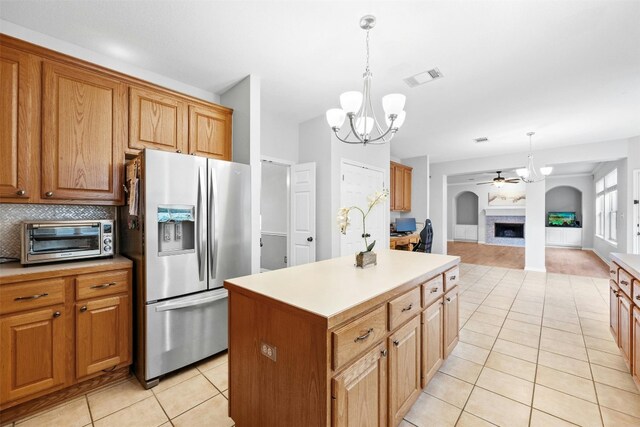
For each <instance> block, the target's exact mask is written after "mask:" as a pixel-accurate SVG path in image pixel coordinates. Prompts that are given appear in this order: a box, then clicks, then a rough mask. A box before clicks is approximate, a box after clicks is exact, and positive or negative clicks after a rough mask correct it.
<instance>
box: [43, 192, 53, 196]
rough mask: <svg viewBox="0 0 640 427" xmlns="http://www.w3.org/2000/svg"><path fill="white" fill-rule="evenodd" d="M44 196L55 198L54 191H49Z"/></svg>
mask: <svg viewBox="0 0 640 427" xmlns="http://www.w3.org/2000/svg"><path fill="white" fill-rule="evenodd" d="M44 195H45V196H47V197H51V196H53V191H47V192H46V193H44Z"/></svg>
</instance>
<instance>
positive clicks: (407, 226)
mask: <svg viewBox="0 0 640 427" xmlns="http://www.w3.org/2000/svg"><path fill="white" fill-rule="evenodd" d="M396 231H397V232H398V233H407V232H414V231H416V219H415V218H396Z"/></svg>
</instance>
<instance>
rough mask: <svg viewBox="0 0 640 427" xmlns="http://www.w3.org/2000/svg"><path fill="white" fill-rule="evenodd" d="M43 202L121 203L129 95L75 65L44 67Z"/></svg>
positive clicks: (119, 86)
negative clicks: (85, 201)
mask: <svg viewBox="0 0 640 427" xmlns="http://www.w3.org/2000/svg"><path fill="white" fill-rule="evenodd" d="M42 99H43V101H42V107H43V108H42V110H43V117H42V184H41V199H42V200H45V201H46V200H60V199H62V200H91V201H93V202H95V203H101V204H120V203H121V202H122V196H123V194H122V193H123V191H122V179H123V177H122V176H123V173H124V172H123V169H124V143H125V140H126V135H127V125H126V124H127V108H126V106H127V90H126V85H125V84H124V83H122V82H120V81H118V80H116V79H113V78H111V77H107V76H105V75H102V74H100V73H97V72H94V71H89V70H86V69H83V68H80V67H78V66H73V67H72V66H67V65H62V64H58V63H54V62H44V64H43V97H42Z"/></svg>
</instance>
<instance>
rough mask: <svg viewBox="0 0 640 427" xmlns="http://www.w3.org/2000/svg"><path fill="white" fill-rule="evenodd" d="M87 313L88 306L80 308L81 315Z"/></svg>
mask: <svg viewBox="0 0 640 427" xmlns="http://www.w3.org/2000/svg"><path fill="white" fill-rule="evenodd" d="M85 311H87V306H86V305H83V306H82V307H80V313H84V312H85Z"/></svg>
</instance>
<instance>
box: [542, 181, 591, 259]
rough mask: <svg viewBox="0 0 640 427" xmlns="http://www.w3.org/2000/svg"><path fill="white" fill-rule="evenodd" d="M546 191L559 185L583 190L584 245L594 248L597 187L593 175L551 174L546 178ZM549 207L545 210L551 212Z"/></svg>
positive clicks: (586, 247) (587, 247) (584, 246)
mask: <svg viewBox="0 0 640 427" xmlns="http://www.w3.org/2000/svg"><path fill="white" fill-rule="evenodd" d="M545 182H546V191H549V190H551V189H553V188H557V187H564V186H567V187H573V188H575V189H577V190H579V191H581V192H582V207H581V211H582V247H583V248H585V249H592V248H593V235H594V232H595V209H596V206H595V188H594V184H593V175H582V176H558V177H554V176H553V175H551V176H549V177H548V178H547V179H546V180H545ZM549 210H550V209H549V207H548V206H546V207H545V211H546V212H549Z"/></svg>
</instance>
